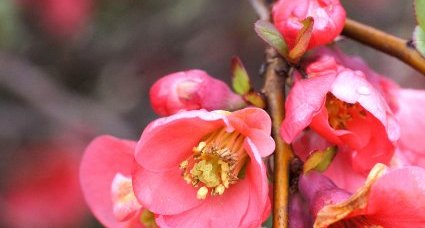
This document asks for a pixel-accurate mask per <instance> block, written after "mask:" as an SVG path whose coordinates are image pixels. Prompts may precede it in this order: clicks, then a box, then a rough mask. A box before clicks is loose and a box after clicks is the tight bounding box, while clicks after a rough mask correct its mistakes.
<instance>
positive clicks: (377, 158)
mask: <svg viewBox="0 0 425 228" xmlns="http://www.w3.org/2000/svg"><path fill="white" fill-rule="evenodd" d="M307 17H311V18H312V20H314V24H313V28H312V30H311V37H310V40H309V43H308V44H307V47H308V49H309V50H311V53H310V55H309V56H308V57H307V58H304V59H303V60H302V62H301V63H300V67H297V68H296V69H295V70H294V71H292V74H291V75H290V77H291V79H292V81H293V86H292V88H291V90H290V92H289V94H288V96H287V99H286V102H285V111H286V113H285V119H284V120H283V123H282V125H281V129H280V137H281V138H282V139H283V140H284V141H285V142H286V143H288V144H292V146H293V149H294V152H295V154H296V155H297V156H298V157H299V158H300V159H301V160H302V161H304V162H305V164H307V163H309V162H310V161H311V160H312V159H313V157H314V156H315V155H316V154H318V153H323V152H324V151H326V150H328V149H329V148H333V149H332V150H333V151H335V154H333V155H332V156H330V157H328V158H327V162H328V163H329V164H328V165H326V167H325V168H324V169H322V170H319V169H309V170H306V169H304V171H303V172H302V174H301V175H300V176H299V181H298V183H296V185H297V186H296V188H298V190H297V191H295V193H293V194H292V195H291V196H290V205H289V209H290V211H289V213H290V214H289V215H290V219H289V224H290V227H311V226H314V227H420V226H423V224H425V213H424V210H423V209H424V205H425V200H424V199H425V182H424V180H425V169H424V168H425V157H424V156H425V143H424V142H423V141H422V139H421V133H422V132H423V131H424V130H425V120H424V119H423V118H422V117H423V116H424V115H425V91H421V90H412V89H403V88H400V87H399V86H398V85H397V84H396V83H395V82H393V81H391V80H390V79H388V78H386V77H384V76H382V75H380V74H378V73H376V72H374V71H373V70H372V69H370V68H369V67H368V66H367V65H366V64H365V63H364V62H363V61H362V60H361V59H360V58H358V57H351V56H348V55H345V54H344V53H342V52H341V51H340V50H339V49H338V48H337V47H336V46H335V45H334V46H333V47H331V48H330V47H325V46H324V45H326V44H329V43H330V42H332V41H333V40H334V39H335V38H336V37H337V36H338V35H339V33H340V32H341V30H342V27H343V24H344V21H345V11H344V9H343V7H342V6H341V4H340V3H339V1H338V0H326V1H325V0H303V1H291V0H280V1H278V2H277V3H276V4H275V5H274V7H273V18H274V21H275V26H276V28H277V29H278V30H279V32H280V33H281V35H282V37H283V38H284V39H285V41H286V42H287V43H288V46H289V47H290V48H291V49H292V48H293V47H295V46H297V42H300V41H299V40H300V39H298V36H299V33H300V31H301V30H302V27H303V20H305V18H307ZM150 98H151V104H152V108H153V110H154V111H155V112H156V113H157V114H158V115H160V116H162V117H161V118H158V119H156V120H154V121H153V122H151V123H150V124H149V125H148V126H147V127H146V128H145V129H144V130H143V133H142V134H141V136H140V138H139V140H138V141H130V140H124V139H118V138H115V137H112V136H100V137H98V138H96V139H95V140H93V141H92V143H91V144H90V145H89V146H88V147H87V149H86V151H85V155H84V157H83V160H82V163H81V168H80V179H81V185H82V189H83V192H84V195H85V198H86V201H87V202H88V205H89V207H90V208H91V210H92V211H93V213H94V215H95V216H96V217H97V218H98V219H99V220H100V221H101V222H102V223H103V224H104V225H105V226H107V227H156V226H159V227H260V226H261V224H262V223H263V222H264V221H265V220H266V219H267V218H268V216H269V215H270V208H271V204H270V198H269V192H270V189H269V182H268V177H267V170H268V169H267V168H266V167H267V166H266V163H265V162H266V159H265V158H267V157H268V156H270V155H271V154H272V153H273V151H274V149H275V142H274V140H273V139H272V137H271V119H270V116H269V115H268V113H267V112H266V111H264V110H263V109H261V108H258V107H247V106H249V103H247V102H246V101H245V99H244V97H243V96H241V95H240V94H235V93H233V92H232V91H231V89H230V88H229V87H228V86H227V85H226V84H225V83H224V82H222V81H219V80H217V79H214V78H213V77H211V76H209V75H208V74H207V73H206V72H204V71H201V70H189V71H182V72H177V73H173V74H170V75H167V76H165V77H163V78H161V79H160V80H158V81H157V82H156V83H155V84H154V85H153V86H152V87H151V90H150ZM230 111H232V112H230ZM278 137H279V136H278ZM325 160H326V159H325ZM319 162H320V161H319ZM272 168H273V167H271V169H272ZM313 168H314V167H313ZM319 171H320V172H319ZM393 204H394V205H397V207H394V206H391V205H393Z"/></svg>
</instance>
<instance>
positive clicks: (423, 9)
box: [415, 0, 425, 31]
mask: <svg viewBox="0 0 425 228" xmlns="http://www.w3.org/2000/svg"><path fill="white" fill-rule="evenodd" d="M415 14H416V21H417V22H418V24H419V26H421V28H422V29H423V30H424V31H425V0H415Z"/></svg>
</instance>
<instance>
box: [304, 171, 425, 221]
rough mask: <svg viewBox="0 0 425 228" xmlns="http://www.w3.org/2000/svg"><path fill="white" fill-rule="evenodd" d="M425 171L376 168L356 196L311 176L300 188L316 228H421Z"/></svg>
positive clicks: (424, 195) (314, 175) (313, 174)
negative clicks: (307, 202)
mask: <svg viewBox="0 0 425 228" xmlns="http://www.w3.org/2000/svg"><path fill="white" fill-rule="evenodd" d="M424 179H425V170H424V169H422V168H419V167H404V168H399V169H394V170H388V169H387V168H386V167H385V165H382V164H377V165H376V166H375V167H374V168H373V169H372V170H371V172H370V174H369V176H368V178H367V180H366V182H365V184H364V185H363V186H362V187H361V188H359V189H358V190H357V191H356V192H355V193H354V194H351V193H349V192H347V191H345V190H342V189H339V188H337V187H336V186H335V185H334V184H333V183H332V182H331V181H330V180H329V179H327V178H326V177H324V176H322V175H320V174H318V173H310V174H308V175H306V176H303V177H302V178H301V180H300V183H299V187H300V191H301V193H302V195H303V196H304V197H305V198H306V199H307V200H308V201H309V205H310V212H311V213H312V215H313V216H314V218H315V221H314V227H318V228H321V227H377V226H379V227H400V228H403V227H421V226H423V224H424V223H425V212H424V210H423V207H424V205H425V184H424V182H423V180H424Z"/></svg>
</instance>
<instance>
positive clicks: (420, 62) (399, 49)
mask: <svg viewBox="0 0 425 228" xmlns="http://www.w3.org/2000/svg"><path fill="white" fill-rule="evenodd" d="M342 34H343V35H344V36H347V37H350V38H351V39H354V40H357V41H358V42H360V43H362V44H365V45H367V46H370V47H372V48H375V49H376V50H379V51H382V52H384V53H387V54H389V55H391V56H394V57H396V58H398V59H400V60H401V61H403V62H405V63H406V64H408V65H410V66H411V67H413V68H415V69H416V70H417V71H419V72H421V73H422V74H423V75H424V76H425V58H423V57H422V56H421V55H420V54H419V52H417V51H416V50H415V49H413V48H411V47H409V46H408V45H407V41H406V40H403V39H400V38H398V37H396V36H393V35H390V34H387V33H385V32H383V31H380V30H378V29H375V28H372V27H370V26H367V25H364V24H361V23H359V22H356V21H353V20H351V19H347V20H346V21H345V26H344V30H343V31H342Z"/></svg>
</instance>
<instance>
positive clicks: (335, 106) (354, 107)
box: [326, 94, 366, 130]
mask: <svg viewBox="0 0 425 228" xmlns="http://www.w3.org/2000/svg"><path fill="white" fill-rule="evenodd" d="M326 109H327V110H328V116H329V119H328V120H329V124H330V125H331V127H333V128H334V129H336V130H340V129H347V123H348V122H349V121H351V120H352V119H353V115H354V114H355V113H358V114H359V115H360V116H361V117H365V116H366V111H365V110H364V108H363V107H362V106H360V104H358V103H356V104H350V103H347V102H344V101H341V100H339V99H338V98H336V97H335V96H334V95H332V94H328V95H327V96H326Z"/></svg>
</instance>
